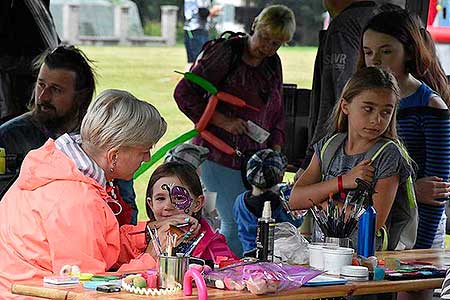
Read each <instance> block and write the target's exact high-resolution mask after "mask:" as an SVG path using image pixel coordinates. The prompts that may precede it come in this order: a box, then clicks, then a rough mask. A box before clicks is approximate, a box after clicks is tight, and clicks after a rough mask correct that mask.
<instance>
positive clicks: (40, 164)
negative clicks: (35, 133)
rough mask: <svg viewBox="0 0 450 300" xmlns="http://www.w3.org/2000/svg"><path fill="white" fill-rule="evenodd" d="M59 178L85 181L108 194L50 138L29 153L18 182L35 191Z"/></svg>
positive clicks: (25, 188) (21, 185) (23, 186)
mask: <svg viewBox="0 0 450 300" xmlns="http://www.w3.org/2000/svg"><path fill="white" fill-rule="evenodd" d="M57 180H64V181H78V182H85V183H88V184H91V185H94V186H96V187H98V189H99V190H100V191H102V193H104V194H105V195H106V191H105V189H104V188H103V187H102V186H101V185H100V184H99V183H98V182H97V181H95V180H94V179H92V178H90V177H87V176H85V175H84V174H83V173H81V172H80V171H79V170H78V168H77V167H76V165H75V163H74V162H73V161H72V160H71V159H70V158H68V157H67V156H66V155H65V154H64V153H63V152H62V151H60V150H59V149H58V148H56V145H55V141H54V140H52V139H48V141H47V142H46V143H45V144H44V145H43V146H42V147H41V148H39V149H36V150H32V151H30V152H29V153H28V154H27V156H26V157H25V160H24V161H23V163H22V167H21V169H20V174H19V177H18V178H17V182H16V184H17V185H18V187H19V188H20V189H22V190H29V191H33V190H35V189H37V188H40V187H42V186H44V185H47V184H48V183H50V182H53V181H57Z"/></svg>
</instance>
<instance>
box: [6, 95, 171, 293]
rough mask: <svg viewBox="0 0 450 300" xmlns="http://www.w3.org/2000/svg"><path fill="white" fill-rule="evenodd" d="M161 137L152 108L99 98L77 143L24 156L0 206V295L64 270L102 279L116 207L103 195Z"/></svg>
mask: <svg viewBox="0 0 450 300" xmlns="http://www.w3.org/2000/svg"><path fill="white" fill-rule="evenodd" d="M165 131H166V122H165V121H164V119H163V118H162V117H161V116H160V114H159V112H158V111H157V110H156V108H155V107H154V106H153V105H151V104H149V103H147V102H144V101H141V100H138V99H136V98H135V97H134V96H133V95H131V94H130V93H128V92H125V91H120V90H106V91H104V92H102V93H101V94H100V95H99V96H98V97H97V100H96V101H95V102H94V103H93V104H92V105H91V106H90V107H89V108H88V111H87V114H86V116H85V117H84V119H83V121H82V124H81V135H69V134H64V135H62V136H61V137H59V138H58V139H56V140H52V139H49V140H48V141H47V142H46V143H45V144H44V145H43V146H42V147H41V148H39V149H37V150H33V151H31V152H30V153H29V154H28V155H27V156H26V157H25V160H24V162H23V164H22V168H21V171H20V174H19V177H18V179H17V180H16V182H15V183H14V184H13V185H12V187H11V188H10V189H9V190H8V192H7V193H6V194H5V196H4V197H3V199H2V201H1V202H0V218H1V220H2V222H1V224H0V255H1V257H2V259H1V260H0V270H2V271H1V272H0V294H1V295H2V296H3V297H5V298H6V299H12V298H13V296H12V295H11V294H10V286H11V283H12V282H14V281H18V280H30V279H40V280H42V278H43V277H45V276H52V275H54V274H59V272H60V269H61V268H62V266H64V265H77V266H79V268H80V269H81V270H82V271H83V272H89V273H102V272H105V271H107V270H108V269H110V268H111V267H112V266H113V265H114V264H115V262H116V260H117V258H118V256H119V251H120V241H119V226H118V223H117V220H116V217H115V214H118V213H120V210H121V207H120V205H119V204H118V202H117V201H116V200H115V199H114V198H111V197H110V196H109V195H108V193H107V191H106V189H107V187H108V183H109V182H111V181H112V180H113V179H124V180H130V179H131V178H132V177H133V174H134V172H135V171H136V170H137V169H138V168H139V166H140V165H141V163H142V162H144V161H148V160H149V159H150V149H151V148H152V147H153V145H154V144H155V143H156V142H157V141H158V140H159V139H160V138H161V137H162V135H163V134H164V133H165Z"/></svg>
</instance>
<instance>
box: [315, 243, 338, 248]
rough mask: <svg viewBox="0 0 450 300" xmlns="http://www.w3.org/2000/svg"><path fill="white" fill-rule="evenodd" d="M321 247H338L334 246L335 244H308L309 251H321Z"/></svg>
mask: <svg viewBox="0 0 450 300" xmlns="http://www.w3.org/2000/svg"><path fill="white" fill-rule="evenodd" d="M323 247H328V248H338V246H336V245H335V244H331V243H311V244H309V248H311V249H323Z"/></svg>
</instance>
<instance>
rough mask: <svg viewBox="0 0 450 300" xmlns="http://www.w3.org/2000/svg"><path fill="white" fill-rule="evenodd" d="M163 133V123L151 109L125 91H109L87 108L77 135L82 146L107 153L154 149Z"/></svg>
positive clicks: (164, 126)
mask: <svg viewBox="0 0 450 300" xmlns="http://www.w3.org/2000/svg"><path fill="white" fill-rule="evenodd" d="M166 129H167V124H166V121H164V119H163V118H162V117H161V115H160V114H159V112H158V110H157V109H156V108H155V107H154V106H153V105H151V104H150V103H148V102H145V101H142V100H139V99H137V98H136V97H134V96H133V95H132V94H130V93H128V92H126V91H121V90H114V89H109V90H105V91H103V92H102V93H100V95H98V97H97V99H96V100H95V101H94V103H93V104H92V105H91V106H90V107H89V108H88V111H87V113H86V115H85V117H84V119H83V121H82V123H81V130H80V131H81V139H82V141H83V143H85V144H88V146H93V147H95V148H98V149H103V150H109V149H111V148H115V147H117V148H118V147H127V146H149V145H154V144H155V143H156V142H157V141H158V140H159V139H160V138H161V137H162V136H163V135H164V133H165V132H166Z"/></svg>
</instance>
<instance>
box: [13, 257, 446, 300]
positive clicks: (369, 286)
mask: <svg viewBox="0 0 450 300" xmlns="http://www.w3.org/2000/svg"><path fill="white" fill-rule="evenodd" d="M377 257H378V258H379V259H380V258H387V257H395V258H399V259H400V260H402V261H423V262H429V263H432V264H433V265H435V266H438V267H448V266H450V250H448V249H427V250H408V251H388V252H378V253H377ZM442 281H443V279H418V280H402V281H387V280H383V281H367V282H350V281H349V282H348V283H347V284H345V285H330V286H321V287H301V288H297V289H292V290H288V291H284V292H281V293H278V294H269V295H260V296H257V295H253V294H251V293H249V292H238V291H225V290H219V289H213V288H208V299H223V300H228V299H230V300H231V299H236V298H239V297H241V298H243V297H245V299H255V300H256V299H285V300H289V299H292V300H294V299H295V300H297V299H317V298H325V297H339V296H350V295H368V294H377V293H389V292H400V291H414V290H424V289H435V288H440V287H441V285H442ZM20 284H23V285H25V286H28V287H42V282H41V281H39V282H38V281H29V282H21V283H20ZM52 288H53V287H52ZM58 289H59V290H64V291H69V292H70V297H67V299H72V300H78V299H104V300H106V299H110V300H111V299H130V300H131V299H134V300H136V299H170V300H178V299H180V300H181V299H183V300H184V299H197V294H196V292H197V291H196V289H194V290H193V295H192V296H189V297H188V296H184V295H183V292H182V291H180V292H178V293H177V294H175V295H172V296H156V297H154V296H138V295H134V294H130V293H126V292H121V293H111V294H107V293H101V292H96V291H92V290H86V289H83V287H82V286H81V285H78V286H75V287H70V288H68V287H63V288H58Z"/></svg>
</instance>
